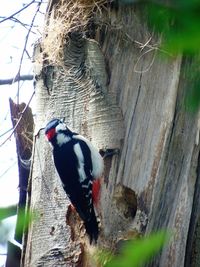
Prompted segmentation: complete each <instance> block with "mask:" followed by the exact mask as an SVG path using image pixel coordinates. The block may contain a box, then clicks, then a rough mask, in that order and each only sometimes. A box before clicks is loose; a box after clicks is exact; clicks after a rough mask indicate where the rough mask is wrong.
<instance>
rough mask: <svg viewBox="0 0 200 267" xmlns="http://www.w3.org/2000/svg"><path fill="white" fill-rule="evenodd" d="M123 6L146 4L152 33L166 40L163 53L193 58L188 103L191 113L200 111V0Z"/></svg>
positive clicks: (132, 1)
mask: <svg viewBox="0 0 200 267" xmlns="http://www.w3.org/2000/svg"><path fill="white" fill-rule="evenodd" d="M119 3H120V4H124V5H127V4H128V5H130V4H140V5H142V8H143V9H144V10H145V14H146V16H145V18H147V24H148V25H149V27H150V29H151V31H152V32H154V33H158V34H159V36H161V37H162V43H161V45H160V48H161V49H162V51H166V52H167V53H166V54H171V56H172V57H173V56H177V55H179V54H181V55H183V57H187V58H188V59H189V61H190V62H191V67H190V69H188V68H187V70H188V73H187V74H186V76H187V77H188V79H187V80H186V81H185V82H186V86H187V94H186V99H185V100H186V101H185V103H186V108H187V110H189V111H193V112H195V111H197V110H198V109H199V106H200V78H199V76H200V74H199V68H200V57H199V55H200V34H199V29H200V0H174V1H172V0H168V1H167V0H166V1H165V0H162V1H161V0H160V1H150V0H149V1H139V0H138V1H136V0H119ZM192 61H195V63H193V62H192ZM184 72H185V69H184Z"/></svg>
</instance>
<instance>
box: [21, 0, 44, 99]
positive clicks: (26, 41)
mask: <svg viewBox="0 0 200 267" xmlns="http://www.w3.org/2000/svg"><path fill="white" fill-rule="evenodd" d="M34 1H35V0H34ZM41 4H42V0H41V1H40V2H39V3H38V7H37V10H36V12H35V14H34V16H33V18H32V21H31V25H30V28H29V30H28V33H27V35H26V39H25V43H24V49H23V51H22V55H21V59H20V64H19V70H18V73H17V75H16V77H17V76H20V71H21V66H22V61H23V58H24V54H25V52H26V46H27V43H28V38H29V35H30V33H31V29H32V27H33V24H34V21H35V18H36V16H37V13H38V11H39V10H40V6H41ZM19 90H20V86H19V83H18V90H17V103H18V104H19Z"/></svg>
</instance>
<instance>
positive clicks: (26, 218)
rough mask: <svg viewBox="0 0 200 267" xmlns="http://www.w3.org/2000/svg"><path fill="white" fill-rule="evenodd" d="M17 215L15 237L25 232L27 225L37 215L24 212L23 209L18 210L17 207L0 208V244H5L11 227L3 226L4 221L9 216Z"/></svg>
mask: <svg viewBox="0 0 200 267" xmlns="http://www.w3.org/2000/svg"><path fill="white" fill-rule="evenodd" d="M16 214H17V215H18V219H17V227H16V232H15V236H16V235H18V234H22V233H23V231H26V230H27V228H28V225H29V223H30V222H32V221H33V220H36V219H37V217H38V215H37V213H36V212H34V213H30V212H25V209H24V208H21V209H18V211H17V206H16V205H13V206H9V207H1V208H0V243H1V244H5V243H6V242H7V240H8V237H9V233H10V231H11V225H6V224H5V219H7V218H8V217H10V216H13V215H16Z"/></svg>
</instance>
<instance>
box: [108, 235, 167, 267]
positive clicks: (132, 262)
mask: <svg viewBox="0 0 200 267" xmlns="http://www.w3.org/2000/svg"><path fill="white" fill-rule="evenodd" d="M168 239H169V235H168V234H167V233H166V232H158V233H154V234H151V235H149V236H147V237H144V238H141V239H138V240H131V241H129V242H128V243H127V244H125V245H124V247H123V248H122V251H121V253H120V255H118V256H114V257H113V258H112V259H111V260H110V261H109V262H108V263H106V264H105V266H106V267H138V266H141V265H142V264H144V263H146V262H148V261H149V260H150V259H151V258H152V257H153V256H155V255H156V254H157V253H158V252H159V251H160V250H161V249H162V248H163V247H164V245H165V244H166V243H167V240H168Z"/></svg>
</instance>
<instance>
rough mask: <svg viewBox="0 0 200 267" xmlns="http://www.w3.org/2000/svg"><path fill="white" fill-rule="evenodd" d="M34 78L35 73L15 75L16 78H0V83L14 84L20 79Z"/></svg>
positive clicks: (28, 79) (29, 79)
mask: <svg viewBox="0 0 200 267" xmlns="http://www.w3.org/2000/svg"><path fill="white" fill-rule="evenodd" d="M33 78H34V76H33V75H31V74H27V75H21V76H20V75H19V76H15V77H14V78H10V79H0V85H5V84H13V83H15V82H19V81H31V80H33Z"/></svg>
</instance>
